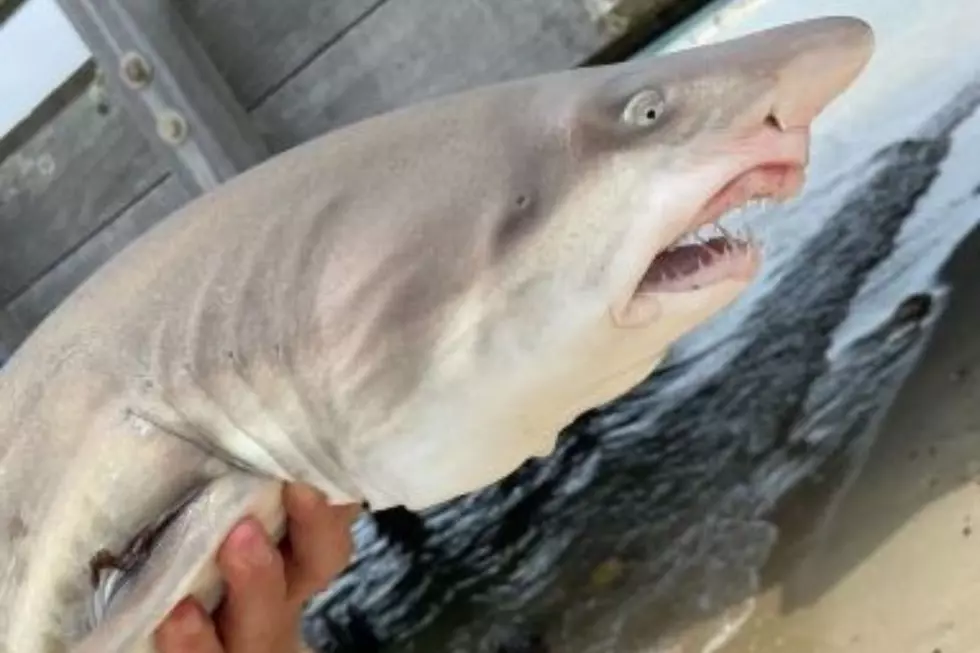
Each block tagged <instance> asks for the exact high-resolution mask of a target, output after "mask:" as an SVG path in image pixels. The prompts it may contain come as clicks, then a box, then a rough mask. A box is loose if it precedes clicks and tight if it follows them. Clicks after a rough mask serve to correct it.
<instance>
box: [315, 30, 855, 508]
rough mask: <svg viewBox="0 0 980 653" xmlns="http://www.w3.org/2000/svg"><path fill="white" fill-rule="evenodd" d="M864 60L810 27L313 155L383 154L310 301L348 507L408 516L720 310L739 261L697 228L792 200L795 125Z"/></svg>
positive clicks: (750, 251) (742, 273)
mask: <svg viewBox="0 0 980 653" xmlns="http://www.w3.org/2000/svg"><path fill="white" fill-rule="evenodd" d="M872 49H873V39H872V32H871V29H870V28H869V26H868V25H866V24H865V23H863V22H862V21H860V20H856V19H851V18H824V19H817V20H811V21H806V22H802V23H796V24H792V25H788V26H784V27H780V28H776V29H772V30H768V31H765V32H759V33H755V34H752V35H749V36H746V37H742V38H738V39H735V40H731V41H727V42H722V43H719V44H715V45H710V46H705V47H699V48H693V49H690V50H687V51H682V52H678V53H673V54H669V55H666V56H660V57H650V58H641V59H638V60H634V61H630V62H628V63H621V64H615V65H610V66H603V67H593V68H583V69H577V70H572V71H564V72H560V73H553V74H548V75H543V76H540V77H535V78H531V79H528V80H521V81H518V82H512V83H507V84H500V85H496V86H490V87H485V88H482V89H477V90H475V91H470V92H466V93H462V94H460V95H458V96H453V97H450V98H447V99H440V100H437V101H434V102H433V103H431V104H427V105H423V106H421V107H414V108H411V109H408V110H406V111H403V112H396V113H395V114H392V115H391V116H389V117H387V118H385V119H384V122H369V123H365V126H363V127H362V128H355V129H353V130H351V131H350V132H348V133H349V136H348V137H345V139H346V140H345V139H338V140H336V141H334V145H335V146H334V150H333V151H334V152H338V151H339V152H341V153H342V152H343V148H344V147H345V143H346V142H350V143H354V142H360V141H359V140H358V139H359V138H362V137H363V138H377V139H378V141H377V142H378V143H382V141H381V135H382V134H383V138H384V140H383V143H384V145H385V146H386V148H387V149H385V152H386V158H385V162H384V163H383V164H382V165H383V167H384V170H383V171H382V173H381V175H380V177H381V178H383V179H384V190H382V185H381V182H377V181H375V182H371V183H372V184H374V187H375V188H376V189H377V190H376V191H375V192H371V190H370V189H366V190H365V192H364V194H363V197H364V199H363V200H358V201H363V202H366V203H367V202H372V201H375V199H376V198H377V197H378V196H380V195H384V197H383V202H384V205H383V206H381V205H380V204H379V208H378V210H377V211H376V213H378V214H379V215H381V214H383V215H385V216H388V218H386V219H385V220H384V221H377V222H371V221H368V220H365V219H361V220H360V221H359V222H358V223H357V225H358V226H357V227H356V229H358V230H359V231H357V232H356V233H357V236H356V238H355V237H352V238H350V239H349V240H350V241H351V242H352V243H354V244H353V245H351V248H349V249H345V250H344V251H345V252H349V253H347V254H344V255H343V256H347V257H349V258H350V260H351V263H350V264H349V265H347V266H345V267H344V268H343V269H344V270H345V272H344V273H343V274H344V275H346V277H345V278H346V279H347V281H345V282H343V283H342V285H343V287H342V288H340V289H338V284H337V283H336V282H332V286H331V290H330V294H329V298H330V301H329V302H327V303H326V304H324V305H323V306H322V307H321V308H322V314H323V315H326V316H328V319H330V320H332V322H331V325H332V326H331V328H332V329H333V330H334V337H335V338H337V339H339V341H340V342H342V343H343V345H342V346H341V347H335V348H334V351H333V352H332V354H331V355H330V356H329V360H330V365H332V367H333V371H332V374H331V376H332V378H333V383H334V385H333V387H334V388H335V389H337V390H338V392H337V395H336V396H337V397H339V398H340V399H339V403H340V404H341V405H342V406H351V407H352V409H351V410H350V411H349V413H350V414H354V415H356V416H357V417H356V418H355V419H353V420H352V421H350V422H349V427H350V429H351V430H352V431H354V432H356V433H357V435H356V438H358V442H359V444H358V445H357V446H353V447H352V449H351V451H352V454H351V459H350V462H349V464H348V466H349V467H351V468H353V469H355V470H356V476H358V478H359V479H360V481H361V485H362V487H364V488H368V489H367V490H366V494H367V495H368V498H369V499H370V500H372V502H373V503H376V504H378V505H382V506H383V505H390V504H393V503H401V504H405V505H407V506H408V507H410V508H421V507H424V506H427V505H431V504H433V503H436V502H439V501H442V500H445V499H448V498H451V497H453V496H457V495H459V494H462V493H465V492H467V491H470V490H473V489H476V488H479V487H483V486H485V485H488V484H490V483H492V482H494V481H496V480H499V479H500V478H501V477H502V476H504V475H506V474H507V473H509V472H510V471H512V470H514V469H515V468H516V467H517V466H519V465H520V464H521V463H522V462H523V461H525V460H527V459H528V458H529V457H534V456H540V455H545V454H547V453H548V452H549V451H551V449H552V448H553V446H554V443H555V439H556V437H557V434H558V433H559V432H560V431H561V430H562V428H563V427H564V426H566V425H567V424H568V423H569V422H571V421H572V420H573V419H574V418H575V417H576V416H577V415H579V414H580V413H582V412H584V411H586V410H588V409H590V408H594V407H596V406H598V405H601V404H603V403H605V402H608V401H610V400H612V399H614V398H616V397H617V396H619V395H621V394H623V393H624V392H626V391H628V390H629V389H631V388H632V387H634V386H635V385H636V384H637V383H639V382H640V381H642V380H643V379H644V378H645V377H646V376H647V375H648V374H649V373H650V372H651V371H652V369H653V368H654V367H655V365H656V364H657V362H658V361H659V360H660V359H661V358H662V357H663V356H664V355H665V352H666V351H667V350H668V348H669V347H670V346H671V344H672V343H674V342H675V341H677V340H678V339H679V338H681V337H683V336H685V335H686V334H688V333H689V332H691V331H692V330H693V329H695V328H696V327H697V326H698V325H700V324H702V323H704V322H705V321H706V320H708V319H709V318H711V317H713V316H715V315H716V314H718V313H719V312H720V311H722V310H723V309H724V308H725V307H726V306H728V305H729V304H731V302H732V301H733V300H735V299H736V298H737V297H738V296H739V295H740V293H742V292H743V291H744V290H745V289H746V287H747V286H748V285H749V284H751V283H752V280H753V278H754V277H755V276H756V274H757V272H758V270H759V267H760V252H759V250H758V249H757V247H756V246H755V245H754V244H753V242H751V239H745V240H743V239H740V238H737V237H734V236H731V235H730V234H728V233H727V232H724V231H723V230H721V229H719V228H717V227H715V226H714V225H716V223H717V221H718V220H719V219H720V218H722V217H723V216H724V215H725V214H726V213H728V212H730V211H732V210H734V209H737V208H739V207H742V206H744V205H745V204H747V203H749V202H752V201H754V200H784V199H787V198H790V197H792V196H794V195H795V194H796V193H797V192H798V191H799V190H800V187H801V185H802V184H803V180H804V170H805V166H806V164H807V160H808V150H809V138H810V125H811V122H812V121H813V120H814V118H815V117H816V116H817V115H818V114H819V113H820V112H821V111H822V110H823V109H824V108H825V107H826V106H827V105H828V104H829V103H830V102H831V101H832V100H834V98H836V97H837V96H838V95H840V94H841V93H842V92H843V91H844V90H845V89H846V88H847V87H848V86H849V85H850V84H851V83H852V81H853V80H854V79H855V78H856V77H857V76H858V74H859V73H860V71H861V70H862V69H863V68H864V66H865V65H866V63H867V62H868V60H869V57H870V55H871V52H872ZM358 129H360V131H358ZM358 133H360V134H361V136H357V135H356V134H358ZM380 147H381V146H380V145H379V146H377V147H376V148H375V149H380ZM362 150H365V151H366V148H362ZM359 151H360V150H359ZM359 156H360V155H358V154H356V153H355V151H354V150H353V149H352V150H351V154H350V155H349V156H346V159H347V161H348V164H347V165H348V166H349V167H350V168H352V169H357V168H359V167H360V168H361V169H363V170H365V171H367V170H368V169H369V168H370V171H371V172H370V174H371V179H377V178H378V173H379V169H378V167H377V164H375V163H370V161H367V160H364V161H362V160H359V159H358V157H359ZM371 161H374V160H373V159H372V160H371ZM369 163H370V165H369ZM371 166H373V167H371ZM365 174H367V173H365ZM364 183H365V184H367V183H368V182H364ZM377 201H378V202H381V201H382V200H381V199H377ZM393 207H394V210H395V212H396V213H397V212H398V211H399V208H398V207H404V210H405V211H406V212H411V215H410V216H408V218H405V219H391V217H390V216H391V215H392V208H393ZM367 213H368V212H367V211H365V212H362V214H361V215H366V214H367ZM409 218H410V219H409ZM371 224H375V225H376V226H375V227H371V226H365V225H371ZM372 228H376V229H377V230H378V231H377V234H376V235H375V236H372V237H368V236H366V235H365V234H364V233H363V229H372ZM352 229H354V227H352ZM351 233H355V232H354V231H352V232H351ZM358 243H360V244H361V245H358ZM368 245H370V251H369V250H368V249H364V248H365V247H368ZM337 247H338V251H339V250H340V246H339V245H338V246H337ZM359 247H360V250H363V251H358V248H359ZM357 266H360V267H357ZM351 270H356V274H354V275H351V272H350V271H351ZM341 276H342V275H341V274H340V273H336V274H334V275H333V278H339V277H341ZM325 296H326V295H325ZM331 302H333V303H332V304H331ZM355 303H356V310H353V309H351V306H352V305H354V304H355ZM343 313H347V314H350V315H351V316H356V319H354V318H352V319H351V320H350V321H349V322H343V321H338V320H337V319H336V316H337V315H341V314H343ZM423 470H424V471H423Z"/></svg>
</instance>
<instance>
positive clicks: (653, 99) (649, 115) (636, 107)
mask: <svg viewBox="0 0 980 653" xmlns="http://www.w3.org/2000/svg"><path fill="white" fill-rule="evenodd" d="M665 108H666V107H665V102H664V96H663V95H661V94H660V93H659V92H657V91H654V90H646V91H640V92H639V93H637V94H636V95H634V96H633V97H632V98H631V99H630V101H629V102H627V103H626V108H625V109H623V120H625V121H626V122H627V123H629V124H631V125H636V126H637V127H651V126H653V125H654V124H655V123H656V122H657V121H659V120H660V117H661V116H662V115H663V113H664V109H665Z"/></svg>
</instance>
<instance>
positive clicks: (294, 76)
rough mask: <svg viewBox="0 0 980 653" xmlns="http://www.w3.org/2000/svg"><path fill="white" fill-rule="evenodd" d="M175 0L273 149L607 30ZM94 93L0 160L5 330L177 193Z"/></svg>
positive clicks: (399, 7)
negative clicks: (6, 325) (106, 110)
mask: <svg viewBox="0 0 980 653" xmlns="http://www.w3.org/2000/svg"><path fill="white" fill-rule="evenodd" d="M648 1H649V2H650V6H651V7H655V8H659V7H660V6H662V5H663V3H664V0H648ZM673 1H674V2H675V3H676V2H684V1H685V0H673ZM173 2H175V3H176V6H177V8H178V9H179V11H180V12H181V15H182V16H183V17H184V20H185V21H186V22H187V24H188V25H189V26H190V28H191V29H192V30H193V32H194V33H195V36H196V37H197V39H198V41H199V42H200V43H201V44H202V47H203V49H204V50H205V52H206V53H207V55H208V56H209V57H210V58H211V60H212V61H213V62H214V64H215V66H216V68H217V69H218V70H219V71H220V72H221V74H222V75H223V76H224V77H225V78H226V79H227V80H228V82H229V84H230V86H231V89H232V91H233V93H234V95H235V97H236V98H237V99H238V101H239V102H241V103H242V105H243V106H244V107H245V108H246V109H247V110H248V112H249V113H250V115H251V118H252V119H253V120H254V122H255V125H256V128H257V129H258V130H259V132H260V133H261V134H262V136H263V137H264V139H265V141H266V143H267V145H268V146H269V147H270V149H271V150H272V151H273V152H275V151H280V150H282V149H285V148H288V147H291V146H293V145H295V144H297V143H299V142H302V141H304V140H307V139H309V138H311V137H313V136H316V135H318V134H320V133H323V132H324V131H327V130H329V129H333V128H336V127H339V126H342V125H345V124H348V123H350V122H353V121H356V120H358V119H361V118H363V117H366V116H370V115H373V114H377V113H381V112H383V111H386V110H389V109H392V108H395V107H399V106H403V105H405V104H407V103H410V102H414V101H418V100H421V99H424V98H427V97H432V96H434V95H438V94H442V93H446V92H451V91H455V90H459V89H462V88H465V87H469V86H473V85H477V84H482V83H489V82H493V81H499V80H503V79H508V78H514V77H519V76H522V75H529V74H534V73H538V72H543V71H546V70H555V69H561V68H567V67H570V66H574V65H578V64H579V63H581V62H582V61H585V60H587V59H589V58H590V57H591V56H592V55H594V54H595V53H596V52H597V51H599V50H600V49H602V48H603V47H605V46H607V45H608V44H609V42H610V40H611V39H613V38H614V36H615V35H613V34H610V33H608V32H603V31H602V29H601V28H600V27H599V26H597V25H596V23H595V20H594V17H593V16H590V14H589V10H588V9H587V7H586V4H585V3H584V2H582V1H581V0H535V2H527V0H495V1H494V2H483V1H481V0H460V1H459V2H452V3H443V2H434V1H433V0H331V1H330V2H313V1H311V0H276V2H271V1H269V0H173ZM687 4H690V5H703V4H705V2H704V0H701V1H700V2H699V1H697V0H691V1H690V2H688V3H687ZM691 11H693V9H691ZM102 101H103V100H99V99H98V98H97V97H95V95H94V94H93V93H91V92H87V93H85V94H82V95H81V96H79V97H78V98H77V99H76V100H75V101H73V102H71V103H70V104H69V105H68V106H67V107H65V108H64V109H63V110H62V111H60V113H58V114H57V115H56V116H54V117H53V118H52V119H51V120H50V122H48V123H47V124H45V126H44V127H43V128H41V129H40V130H39V131H38V132H37V134H36V135H34V136H33V137H32V138H30V139H29V140H28V141H27V142H26V144H24V145H23V146H22V147H20V149H19V150H18V151H17V152H15V153H13V154H11V155H10V156H8V157H7V158H6V159H3V160H2V161H0V307H2V308H0V314H5V316H6V317H3V318H2V320H3V321H4V322H5V323H7V324H10V323H13V324H15V325H16V331H17V332H18V334H19V337H22V336H23V335H25V334H26V333H28V332H29V331H30V330H31V329H33V328H34V327H35V326H36V325H37V323H38V322H39V321H40V319H42V318H43V316H44V315H46V314H47V312H49V311H50V310H51V309H52V308H53V307H54V306H56V305H57V303H58V302H59V301H60V300H61V299H62V298H63V297H64V296H65V295H67V294H68V293H69V292H70V291H71V290H73V289H74V288H75V287H76V286H77V285H78V284H79V283H80V282H81V281H82V280H83V279H84V278H85V277H86V276H87V275H88V274H90V273H91V272H92V271H93V270H94V269H95V268H96V267H97V266H98V265H100V264H101V263H102V262H103V261H105V260H107V259H108V258H109V257H110V256H111V255H112V254H113V253H115V252H116V251H118V250H119V249H120V248H121V247H123V246H124V245H125V244H126V243H127V242H129V240H131V239H132V238H133V237H134V236H135V235H136V234H138V233H141V232H142V231H144V230H145V229H146V228H148V227H149V226H151V225H152V224H153V223H154V222H156V221H157V220H159V219H160V218H162V217H164V216H165V215H166V214H168V213H169V212H171V211H172V210H173V209H174V208H176V207H178V206H180V205H181V204H182V203H183V202H185V201H186V199H187V194H186V191H184V190H183V189H182V188H181V187H180V185H179V184H178V183H176V181H175V180H174V179H173V178H171V175H170V172H169V170H168V169H167V168H166V166H165V165H164V164H163V163H162V162H161V160H160V159H159V158H158V157H157V156H155V155H154V153H153V151H152V149H151V147H150V146H149V145H148V143H147V142H146V140H145V139H143V138H142V137H141V136H140V134H139V132H138V130H137V129H136V128H135V127H134V126H133V124H132V122H131V120H130V119H129V118H128V117H127V116H125V115H123V112H122V110H121V108H119V107H110V109H109V111H108V112H105V111H104V109H105V108H104V107H101V108H102V110H103V112H102V113H100V110H99V109H100V105H101V103H102ZM2 151H3V149H2V146H0V152H2ZM9 330H10V329H9V327H8V329H7V331H8V332H9ZM0 337H3V336H2V335H0ZM18 340H19V338H18ZM6 342H7V343H8V345H9V344H11V342H10V340H9V336H8V339H7V340H6ZM13 344H16V342H15V343H13Z"/></svg>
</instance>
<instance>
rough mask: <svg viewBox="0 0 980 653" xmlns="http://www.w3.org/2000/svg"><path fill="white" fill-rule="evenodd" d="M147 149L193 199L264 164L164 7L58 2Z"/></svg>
mask: <svg viewBox="0 0 980 653" xmlns="http://www.w3.org/2000/svg"><path fill="white" fill-rule="evenodd" d="M58 3H59V5H60V6H61V9H62V11H64V12H65V14H66V15H67V16H68V18H69V20H71V22H72V24H73V25H74V26H75V29H76V30H77V31H78V33H79V35H80V36H81V37H82V39H83V40H84V41H85V43H86V45H87V46H88V48H89V50H90V51H91V52H92V54H93V56H94V58H95V60H96V61H97V62H98V64H99V67H100V68H101V69H102V71H103V72H104V73H105V75H106V85H107V87H108V89H109V91H110V94H111V95H112V97H113V98H114V99H115V100H117V101H118V102H119V103H120V104H122V105H123V106H125V108H126V110H127V111H128V113H129V115H130V116H131V117H132V119H133V121H134V122H135V124H136V125H137V127H138V128H139V130H140V132H141V133H142V134H143V136H144V138H146V139H147V140H148V141H149V142H151V143H152V144H153V146H154V147H155V148H156V149H157V152H158V153H159V155H160V157H161V158H162V159H164V160H166V161H167V162H168V164H169V166H170V169H171V170H173V171H174V172H175V173H176V174H177V176H178V177H179V178H180V179H182V180H183V182H184V183H185V185H186V186H187V188H188V190H190V191H192V192H195V193H201V192H205V191H207V190H210V189H212V188H214V187H216V186H217V185H218V184H220V183H221V182H223V181H226V180H227V179H230V178H232V177H234V176H235V175H237V174H239V173H240V172H242V171H244V170H246V169H248V168H250V167H251V166H253V165H254V164H256V163H258V162H259V161H261V160H263V159H265V158H266V156H267V155H268V153H267V150H266V148H265V144H264V143H263V142H262V139H261V138H260V137H259V136H258V134H257V133H256V132H255V130H254V129H253V128H252V124H251V121H250V120H249V118H248V116H247V115H246V113H245V109H244V108H242V106H241V105H240V104H239V103H238V101H237V99H236V98H235V96H234V95H233V93H232V91H231V89H230V88H229V87H228V85H227V83H226V82H225V80H224V79H223V78H222V77H221V74H220V73H219V72H218V71H217V69H216V68H215V67H214V64H212V63H211V60H210V59H209V58H208V56H207V54H206V53H205V52H204V49H203V48H202V47H201V46H200V44H199V43H198V42H197V40H196V39H195V38H194V36H193V35H192V34H191V32H190V30H188V29H187V26H186V25H185V24H184V21H183V19H182V18H181V17H180V15H179V14H178V13H177V12H176V11H175V10H174V8H173V6H172V5H171V3H170V0H125V1H124V2H121V1H120V0H58Z"/></svg>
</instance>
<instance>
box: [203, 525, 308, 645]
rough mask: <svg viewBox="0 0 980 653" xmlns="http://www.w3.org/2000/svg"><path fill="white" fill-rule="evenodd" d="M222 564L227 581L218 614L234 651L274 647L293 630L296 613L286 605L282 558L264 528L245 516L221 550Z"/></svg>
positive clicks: (221, 627)
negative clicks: (225, 593) (284, 635)
mask: <svg viewBox="0 0 980 653" xmlns="http://www.w3.org/2000/svg"><path fill="white" fill-rule="evenodd" d="M218 566H219V568H220V569H221V572H222V575H223V576H224V578H225V581H226V582H227V584H228V592H227V595H226V596H225V600H224V603H223V604H222V606H221V608H220V609H219V611H218V614H217V615H216V619H217V623H218V629H219V631H220V632H221V638H222V640H223V641H224V644H225V647H226V649H227V650H228V651H229V653H252V652H255V653H265V652H266V651H271V650H275V647H276V646H277V645H278V644H279V643H280V640H281V639H282V637H283V633H284V632H287V633H291V632H292V631H291V630H290V628H292V623H291V622H292V621H293V620H294V615H293V614H290V611H289V609H288V606H287V605H286V579H285V576H284V574H283V560H282V556H281V555H280V554H279V551H278V550H277V549H276V548H275V547H274V546H273V545H272V542H271V541H270V539H269V536H268V535H267V534H266V532H265V530H264V529H263V528H262V526H261V525H260V524H259V523H258V522H256V521H255V520H253V519H246V520H244V521H243V522H242V523H240V524H239V525H238V526H236V527H235V529H234V530H232V532H231V533H230V534H229V535H228V538H227V539H226V540H225V543H224V544H223V545H222V547H221V550H220V551H219V552H218Z"/></svg>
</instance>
